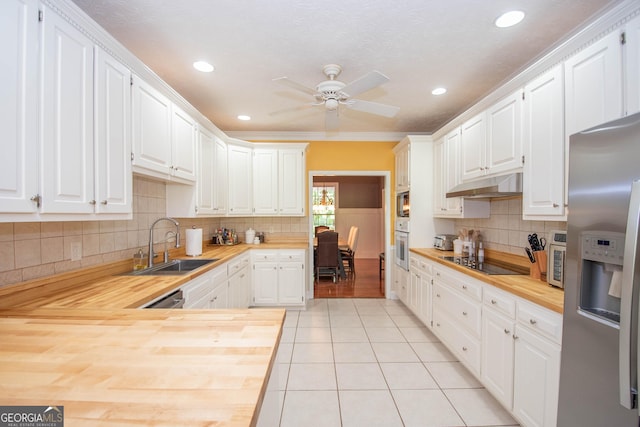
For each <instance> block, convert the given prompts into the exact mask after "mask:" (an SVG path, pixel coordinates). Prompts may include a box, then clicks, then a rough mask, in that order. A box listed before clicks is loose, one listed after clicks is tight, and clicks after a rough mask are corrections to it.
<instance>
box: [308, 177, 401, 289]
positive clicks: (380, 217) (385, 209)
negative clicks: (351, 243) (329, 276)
mask: <svg viewBox="0 0 640 427" xmlns="http://www.w3.org/2000/svg"><path fill="white" fill-rule="evenodd" d="M357 177H362V179H361V180H360V181H372V178H376V179H377V180H378V181H379V182H380V183H381V184H379V191H380V194H379V199H380V205H379V207H378V209H355V208H353V206H354V205H353V202H345V203H346V206H347V207H346V208H344V209H342V210H341V208H340V206H337V207H336V217H335V218H336V223H335V229H336V231H338V233H339V235H340V236H345V237H346V236H347V235H348V232H349V228H350V227H351V225H358V226H359V228H360V230H361V231H360V233H361V234H360V238H359V243H358V250H357V252H356V263H357V265H358V268H357V269H356V271H360V270H359V266H360V265H362V280H363V281H364V280H367V281H369V282H370V281H372V280H375V281H376V282H375V283H376V284H375V287H376V289H378V288H380V287H381V286H382V289H381V292H382V293H383V295H385V297H386V296H387V295H389V291H390V289H389V288H390V285H389V284H390V280H389V277H390V275H389V272H388V269H386V268H384V270H380V268H379V267H380V261H379V255H380V252H384V253H385V254H387V253H390V252H389V251H390V239H391V216H390V212H391V210H390V209H391V194H392V192H391V191H389V188H390V185H391V172H390V171H309V193H308V194H309V195H310V197H309V212H311V214H310V215H309V236H310V239H309V265H311V266H312V265H313V235H314V217H313V197H311V196H312V195H313V188H314V181H315V182H316V185H315V186H316V187H318V186H319V184H318V183H319V182H334V183H335V182H338V183H339V182H340V181H349V179H350V178H357ZM352 181H353V180H352ZM373 181H375V179H373ZM320 186H321V185H320ZM342 186H343V187H345V186H346V185H342ZM371 191H373V190H371ZM345 194H347V193H346V192H345ZM336 199H338V200H339V199H340V194H339V192H338V194H337V195H336ZM350 203H351V204H350ZM356 205H357V202H356ZM341 217H342V218H341ZM360 221H365V223H364V224H363V227H360V224H362V223H360V224H359V222H360ZM372 223H375V224H377V225H375V226H374V227H376V228H375V229H374V232H375V234H376V235H377V236H376V237H377V238H379V239H380V240H379V242H378V243H373V244H366V243H365V245H364V246H363V245H362V242H363V241H365V242H366V241H367V239H371V237H372V236H371V235H372V234H373V233H371V232H369V235H367V234H364V233H363V232H362V229H363V228H367V227H371V226H372V225H371V224H372ZM365 224H366V225H365ZM365 233H366V231H365ZM363 236H364V238H363ZM345 240H346V239H345ZM358 255H360V257H358ZM359 258H361V259H359ZM308 270H309V271H308V276H309V277H308V283H309V287H308V289H307V299H312V298H314V295H315V294H316V293H315V286H316V283H315V281H314V277H313V268H310V269H308ZM380 277H382V283H381V279H380ZM342 285H347V281H344V282H343V283H342ZM370 285H371V283H370V284H369V286H370ZM338 286H340V283H338ZM336 290H337V289H336ZM341 291H342V292H336V294H335V295H334V296H338V297H340V295H338V294H339V293H342V294H343V295H341V296H342V297H351V296H354V295H352V294H350V293H349V292H348V290H347V289H346V288H343V289H341ZM377 292H380V291H377ZM378 295H380V294H379V293H378ZM370 296H372V295H370Z"/></svg>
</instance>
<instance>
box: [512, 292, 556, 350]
mask: <svg viewBox="0 0 640 427" xmlns="http://www.w3.org/2000/svg"><path fill="white" fill-rule="evenodd" d="M517 320H518V323H519V324H521V325H523V326H525V327H527V328H529V329H531V330H533V331H536V332H538V333H539V334H541V335H544V336H546V337H548V338H550V339H551V340H553V341H554V342H556V343H558V344H561V343H562V316H561V315H560V314H559V313H555V312H553V311H551V310H547V309H545V308H543V307H540V306H537V305H534V304H529V303H527V302H525V301H518V304H517Z"/></svg>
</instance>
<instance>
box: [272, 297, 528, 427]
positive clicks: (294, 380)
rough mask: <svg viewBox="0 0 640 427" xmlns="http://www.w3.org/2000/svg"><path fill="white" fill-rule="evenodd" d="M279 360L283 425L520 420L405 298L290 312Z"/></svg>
mask: <svg viewBox="0 0 640 427" xmlns="http://www.w3.org/2000/svg"><path fill="white" fill-rule="evenodd" d="M277 363H278V364H279V365H278V368H279V369H278V372H279V375H280V377H279V382H280V386H279V387H280V390H281V391H280V392H279V393H280V401H281V402H282V405H283V407H282V416H281V422H280V426H281V427H300V426H305V427H312V426H318V427H333V426H345V427H350V426H357V427H364V426H366V427H370V426H384V427H392V426H407V427H408V426H420V427H432V426H433V427H435V426H449V427H455V426H517V425H518V423H517V422H516V421H515V420H514V419H513V418H512V417H511V416H510V415H509V413H508V412H507V411H505V410H504V409H503V408H502V406H500V404H499V403H497V402H496V401H495V400H494V398H493V397H492V396H491V395H490V394H489V392H487V391H486V390H485V389H484V388H483V387H482V385H481V384H480V383H479V382H478V381H477V380H476V379H475V378H474V377H473V375H471V374H470V373H469V372H468V371H467V370H466V368H464V367H463V366H462V365H461V364H460V363H459V362H458V361H457V360H456V358H455V357H454V356H453V355H452V354H451V353H450V352H449V351H448V350H447V349H446V347H445V346H444V345H442V344H441V343H440V342H439V340H438V339H437V338H436V337H435V336H434V335H433V334H432V333H431V332H430V331H429V330H428V329H427V328H425V327H424V325H423V324H422V323H421V322H420V321H419V320H418V319H417V318H416V317H415V316H413V314H412V313H411V312H410V311H409V310H408V309H407V308H406V307H405V306H404V305H403V304H402V303H401V302H400V301H393V300H384V299H314V300H311V302H310V303H309V304H308V307H307V310H305V311H296V310H289V311H287V318H286V321H285V325H284V331H283V334H282V341H281V343H280V348H279V350H278V358H277Z"/></svg>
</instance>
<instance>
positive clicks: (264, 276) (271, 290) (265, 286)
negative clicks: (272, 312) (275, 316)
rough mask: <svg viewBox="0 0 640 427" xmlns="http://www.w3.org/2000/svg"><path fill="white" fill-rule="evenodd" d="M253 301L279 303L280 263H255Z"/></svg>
mask: <svg viewBox="0 0 640 427" xmlns="http://www.w3.org/2000/svg"><path fill="white" fill-rule="evenodd" d="M253 284H254V289H253V302H254V303H255V304H269V305H275V304H277V303H278V263H277V262H256V263H254V264H253Z"/></svg>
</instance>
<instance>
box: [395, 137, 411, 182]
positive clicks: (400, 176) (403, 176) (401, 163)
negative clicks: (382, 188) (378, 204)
mask: <svg viewBox="0 0 640 427" xmlns="http://www.w3.org/2000/svg"><path fill="white" fill-rule="evenodd" d="M410 155H411V154H410V148H409V145H408V144H407V145H406V146H404V147H403V148H402V149H401V150H399V151H398V152H396V155H395V161H396V191H397V192H402V191H407V190H408V189H409V186H410V182H409V179H410V178H409V177H410V176H411V173H410V170H409V168H410V166H409V165H410V159H409V157H410Z"/></svg>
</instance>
